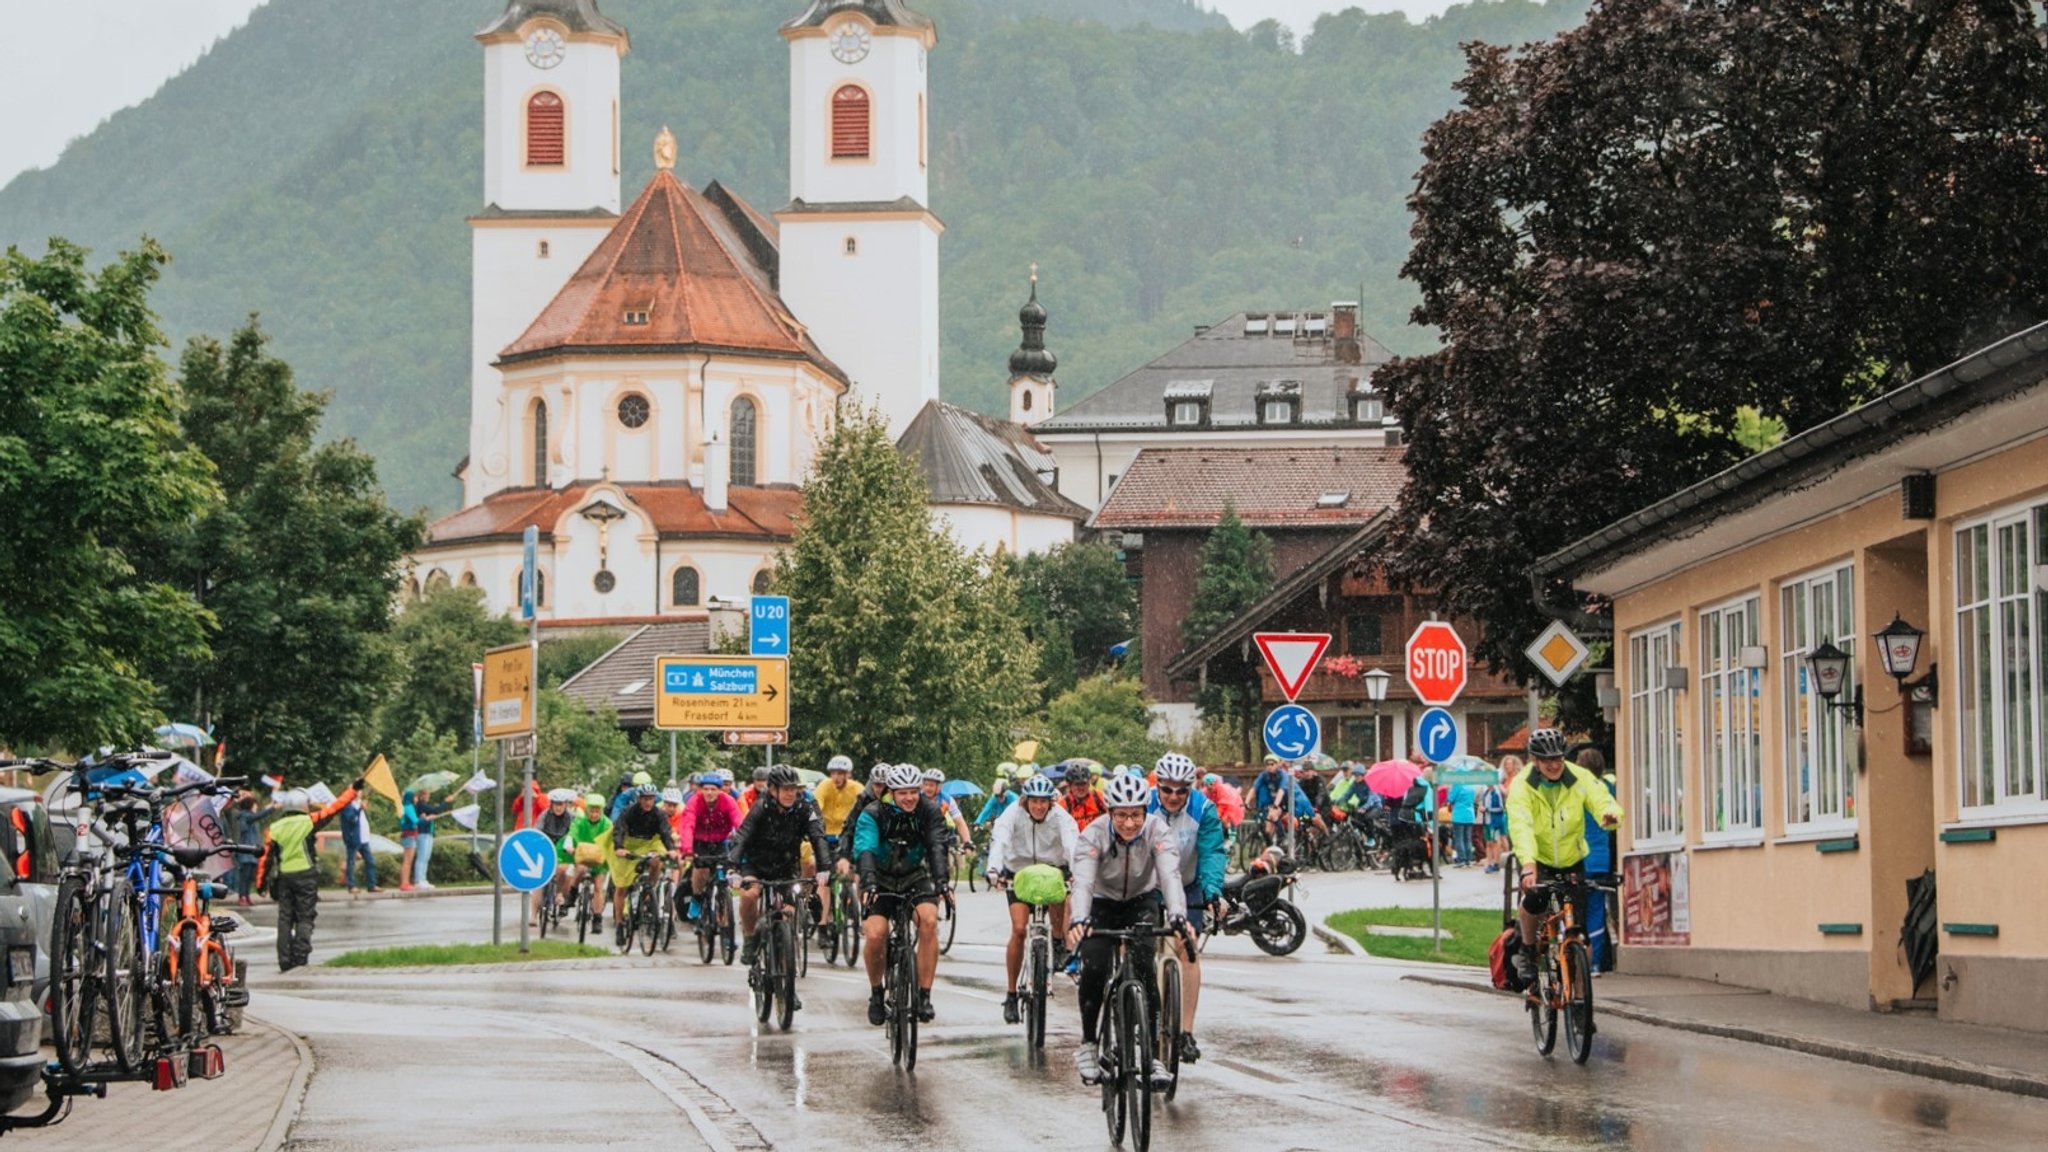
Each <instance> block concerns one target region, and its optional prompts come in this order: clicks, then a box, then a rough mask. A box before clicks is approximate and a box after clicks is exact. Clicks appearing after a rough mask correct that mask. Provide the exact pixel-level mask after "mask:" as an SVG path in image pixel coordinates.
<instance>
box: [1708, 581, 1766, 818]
mask: <svg viewBox="0 0 2048 1152" xmlns="http://www.w3.org/2000/svg"><path fill="white" fill-rule="evenodd" d="M1762 609H1763V601H1762V599H1761V598H1759V597H1756V596H1751V597H1749V598H1748V599H1745V600H1737V601H1735V602H1734V603H1732V604H1724V605H1722V606H1720V607H1719V608H1713V609H1710V610H1708V611H1705V612H1702V613H1700V676H1699V696H1700V733H1701V736H1702V741H1701V746H1700V753H1701V755H1700V771H1701V773H1702V774H1703V778H1702V780H1701V781H1700V785H1701V787H1700V795H1701V797H1702V798H1703V799H1704V803H1705V808H1704V810H1703V812H1702V814H1701V815H1702V823H1703V824H1704V825H1705V827H1704V828H1702V829H1701V832H1702V834H1703V836H1706V837H1713V836H1715V835H1717V834H1754V833H1757V832H1761V831H1762V830H1763V826H1764V812H1763V750H1764V744H1763V727H1762V725H1763V719H1762V713H1763V669H1761V668H1748V667H1745V666H1744V665H1743V661H1742V654H1743V653H1742V650H1743V649H1744V648H1754V647H1756V645H1757V643H1758V640H1757V628H1758V620H1757V618H1758V616H1759V615H1761V613H1762Z"/></svg>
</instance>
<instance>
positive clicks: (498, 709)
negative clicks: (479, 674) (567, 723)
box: [483, 641, 533, 740]
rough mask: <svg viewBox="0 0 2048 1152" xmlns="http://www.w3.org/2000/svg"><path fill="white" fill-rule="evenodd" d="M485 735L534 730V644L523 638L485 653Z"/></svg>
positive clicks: (499, 737)
mask: <svg viewBox="0 0 2048 1152" xmlns="http://www.w3.org/2000/svg"><path fill="white" fill-rule="evenodd" d="M483 706H484V739H486V740H503V739H505V738H507V737H510V736H527V735H531V734H532V732H533V646H532V645H530V644H528V643H526V642H525V641H521V642H519V643H517V644H507V645H505V646H504V647H503V648H493V649H491V650H490V651H489V652H486V653H484V699H483Z"/></svg>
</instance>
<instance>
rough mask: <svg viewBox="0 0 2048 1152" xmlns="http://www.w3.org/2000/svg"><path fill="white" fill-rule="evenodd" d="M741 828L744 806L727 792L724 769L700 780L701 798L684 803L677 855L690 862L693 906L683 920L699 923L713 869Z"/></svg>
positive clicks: (677, 839) (694, 798) (698, 780)
mask: <svg viewBox="0 0 2048 1152" xmlns="http://www.w3.org/2000/svg"><path fill="white" fill-rule="evenodd" d="M739 826H740V802H739V801H737V800H735V799H733V798H732V795H731V794H730V793H728V792H727V791H726V790H725V771H724V769H713V770H711V771H709V772H706V773H704V774H703V775H701V776H698V777H697V794H696V795H694V796H692V797H690V798H689V799H688V800H686V801H684V802H683V820H682V830H681V832H680V833H678V834H677V836H676V851H677V853H678V854H679V855H681V856H682V857H683V858H684V859H685V860H689V861H690V865H691V867H690V905H689V907H688V908H686V909H684V910H683V913H684V914H683V919H685V920H695V919H696V918H697V912H698V910H699V909H700V908H702V907H703V904H704V890H705V889H706V888H708V887H710V886H711V867H712V865H713V864H715V863H717V862H718V860H719V859H720V858H721V857H723V856H724V855H725V845H726V842H727V841H728V840H730V839H732V834H733V830H734V829H736V828H738V827H739Z"/></svg>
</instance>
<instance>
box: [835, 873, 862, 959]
mask: <svg viewBox="0 0 2048 1152" xmlns="http://www.w3.org/2000/svg"><path fill="white" fill-rule="evenodd" d="M843 891H844V893H845V906H846V913H845V919H844V921H843V923H841V925H840V928H839V930H840V931H841V932H843V933H845V935H844V936H843V937H841V939H840V941H839V954H840V955H841V956H844V957H845V958H846V966H847V967H848V968H851V967H853V966H854V965H855V964H858V963H860V946H861V925H860V919H861V917H860V905H859V903H858V902H857V901H855V900H854V898H853V885H851V884H849V885H847V886H846V887H845V889H844V890H843Z"/></svg>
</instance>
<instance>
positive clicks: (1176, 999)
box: [1159, 956, 1181, 1100]
mask: <svg viewBox="0 0 2048 1152" xmlns="http://www.w3.org/2000/svg"><path fill="white" fill-rule="evenodd" d="M1159 969H1160V975H1159V1063H1160V1065H1161V1066H1162V1067H1163V1068H1165V1070H1166V1098H1167V1099H1168V1100H1172V1099H1173V1098H1174V1095H1175V1094H1176V1093H1178V1092H1179V1091H1180V1016H1181V1012H1180V961H1179V960H1177V959H1175V958H1174V957H1172V956H1168V957H1167V958H1166V960H1165V962H1164V963H1162V964H1161V965H1160V966H1159Z"/></svg>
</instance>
